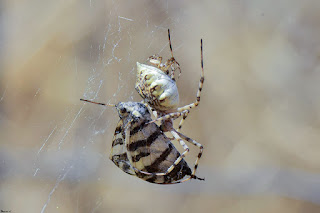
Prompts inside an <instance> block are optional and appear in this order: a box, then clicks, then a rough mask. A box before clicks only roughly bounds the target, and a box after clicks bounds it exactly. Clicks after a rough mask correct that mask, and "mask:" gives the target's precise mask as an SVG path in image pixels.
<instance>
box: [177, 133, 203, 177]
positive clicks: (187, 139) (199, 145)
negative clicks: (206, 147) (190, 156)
mask: <svg viewBox="0 0 320 213" xmlns="http://www.w3.org/2000/svg"><path fill="white" fill-rule="evenodd" d="M176 133H177V134H178V135H179V136H180V137H181V138H182V139H184V140H186V141H188V142H189V143H192V144H193V145H195V146H197V147H198V148H199V149H200V151H199V154H198V157H197V159H196V161H195V163H194V169H193V171H192V175H191V178H192V177H195V174H196V170H197V168H198V164H199V160H200V158H201V156H202V153H203V146H202V144H200V143H198V142H197V141H195V140H193V139H192V138H189V137H187V136H185V135H184V134H182V133H180V132H176ZM197 179H199V180H204V178H197Z"/></svg>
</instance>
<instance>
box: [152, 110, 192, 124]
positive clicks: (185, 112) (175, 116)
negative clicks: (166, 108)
mask: <svg viewBox="0 0 320 213" xmlns="http://www.w3.org/2000/svg"><path fill="white" fill-rule="evenodd" d="M188 113H189V110H184V111H182V112H172V113H169V114H166V115H165V116H162V117H159V118H157V119H155V120H153V121H150V122H149V123H148V124H151V123H154V122H157V121H163V120H168V119H170V118H179V117H181V116H184V115H185V114H187V115H188Z"/></svg>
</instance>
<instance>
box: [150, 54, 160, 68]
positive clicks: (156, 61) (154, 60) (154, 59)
mask: <svg viewBox="0 0 320 213" xmlns="http://www.w3.org/2000/svg"><path fill="white" fill-rule="evenodd" d="M148 60H149V62H150V63H151V64H152V65H155V66H157V67H158V68H159V69H160V68H161V64H162V57H161V56H158V55H153V56H150V57H149V58H148Z"/></svg>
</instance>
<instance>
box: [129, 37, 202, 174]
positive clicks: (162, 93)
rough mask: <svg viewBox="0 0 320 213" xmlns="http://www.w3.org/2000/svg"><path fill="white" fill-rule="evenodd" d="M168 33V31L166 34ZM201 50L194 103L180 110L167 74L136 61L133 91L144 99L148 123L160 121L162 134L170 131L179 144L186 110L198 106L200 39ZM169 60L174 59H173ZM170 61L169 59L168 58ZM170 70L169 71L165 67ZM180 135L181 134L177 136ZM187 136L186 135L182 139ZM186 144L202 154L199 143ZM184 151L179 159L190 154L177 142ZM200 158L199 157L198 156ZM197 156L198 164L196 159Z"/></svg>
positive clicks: (173, 81)
mask: <svg viewBox="0 0 320 213" xmlns="http://www.w3.org/2000/svg"><path fill="white" fill-rule="evenodd" d="M169 32H170V31H168V33H169ZM169 43H170V49H171V53H172V48H171V42H170V34H169ZM200 50H201V76H200V81H199V89H198V92H197V97H196V101H195V102H194V103H191V104H188V105H186V106H183V107H179V108H177V105H178V103H179V92H178V89H177V86H176V82H175V80H174V79H173V78H172V76H171V77H170V76H169V75H168V73H165V72H163V71H162V70H160V68H159V67H155V66H149V65H145V64H140V63H138V62H137V71H138V73H137V81H136V86H135V88H136V90H137V91H138V93H139V94H140V96H141V97H142V98H143V99H144V100H143V103H144V104H145V105H146V106H147V107H148V108H149V110H151V111H152V112H153V114H154V116H155V117H156V119H155V120H153V121H150V122H149V123H154V122H156V121H161V126H160V128H161V130H162V131H163V132H171V134H172V136H173V138H172V139H176V140H178V141H179V138H178V137H176V136H177V134H178V135H179V134H181V133H179V132H180V130H181V128H182V124H183V122H184V121H185V119H186V118H187V116H188V114H189V112H190V111H189V110H190V109H192V108H195V107H197V106H198V105H199V103H200V95H201V91H202V87H203V82H204V69H203V48H202V39H201V40H200ZM172 58H174V57H173V56H172ZM169 60H170V59H169ZM168 69H169V68H168ZM181 116H182V119H181V120H180V123H179V127H178V129H177V130H175V129H174V128H173V120H174V119H177V118H179V117H181ZM180 136H181V135H180ZM185 137H186V136H185ZM186 141H188V142H191V143H193V144H194V145H196V146H198V147H199V149H200V153H202V151H203V146H202V145H201V144H199V143H194V141H193V140H192V139H190V138H189V139H188V140H187V139H186ZM179 142H180V144H181V145H182V146H183V148H184V152H183V154H182V156H183V157H184V156H185V155H186V154H187V153H188V152H189V147H188V146H187V145H186V144H185V143H184V142H183V143H181V141H179ZM200 156H201V155H200ZM199 158H200V157H199V156H198V158H197V161H198V160H199ZM195 165H196V166H195V170H196V168H197V163H196V164H195Z"/></svg>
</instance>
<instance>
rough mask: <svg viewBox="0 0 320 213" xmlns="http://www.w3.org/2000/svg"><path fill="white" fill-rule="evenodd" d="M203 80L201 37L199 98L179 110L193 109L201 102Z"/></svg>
mask: <svg viewBox="0 0 320 213" xmlns="http://www.w3.org/2000/svg"><path fill="white" fill-rule="evenodd" d="M203 82H204V70H203V48H202V39H201V77H200V81H199V89H198V92H197V99H196V102H194V103H192V104H188V105H186V106H184V107H179V108H178V109H177V111H178V112H182V111H185V110H188V109H192V108H195V107H197V106H198V105H199V103H200V95H201V91H202V87H203Z"/></svg>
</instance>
